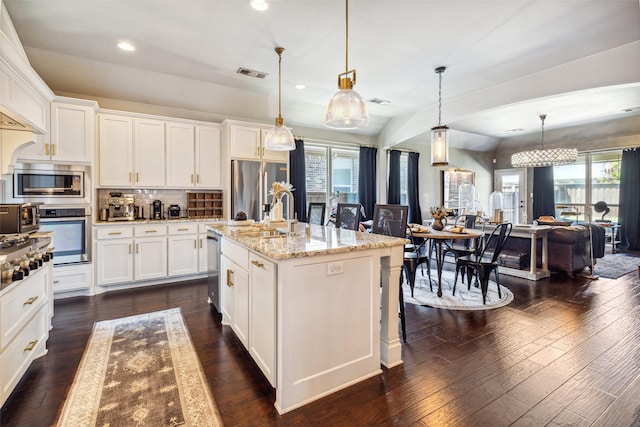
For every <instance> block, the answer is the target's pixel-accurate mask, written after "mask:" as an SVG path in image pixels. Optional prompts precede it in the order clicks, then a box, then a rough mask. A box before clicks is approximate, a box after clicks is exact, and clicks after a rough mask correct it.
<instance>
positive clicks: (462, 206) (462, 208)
mask: <svg viewBox="0 0 640 427" xmlns="http://www.w3.org/2000/svg"><path fill="white" fill-rule="evenodd" d="M475 199H476V186H475V185H473V184H469V183H464V184H460V185H459V186H458V215H465V214H475V213H476V200H475Z"/></svg>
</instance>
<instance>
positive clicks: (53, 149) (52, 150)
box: [51, 144, 56, 156]
mask: <svg viewBox="0 0 640 427" xmlns="http://www.w3.org/2000/svg"><path fill="white" fill-rule="evenodd" d="M51 155H52V156H55V155H56V144H51Z"/></svg>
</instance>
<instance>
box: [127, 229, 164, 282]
mask: <svg viewBox="0 0 640 427" xmlns="http://www.w3.org/2000/svg"><path fill="white" fill-rule="evenodd" d="M135 247H136V248H135V257H134V258H135V269H134V278H135V280H147V279H158V278H163V277H167V238H166V237H164V236H160V237H145V238H143V239H135Z"/></svg>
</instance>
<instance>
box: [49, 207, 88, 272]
mask: <svg viewBox="0 0 640 427" xmlns="http://www.w3.org/2000/svg"><path fill="white" fill-rule="evenodd" d="M40 231H53V232H54V233H53V237H52V239H53V248H54V249H53V265H54V266H55V265H61V264H73V263H83V262H91V208H90V207H88V206H51V205H46V206H42V207H41V208H40Z"/></svg>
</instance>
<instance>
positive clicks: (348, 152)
mask: <svg viewBox="0 0 640 427" xmlns="http://www.w3.org/2000/svg"><path fill="white" fill-rule="evenodd" d="M304 150H305V164H306V166H305V167H306V182H307V202H308V203H312V202H313V203H327V204H328V205H329V206H332V207H335V206H336V205H337V204H338V203H359V202H360V198H359V196H358V178H359V165H360V150H359V149H358V148H357V147H354V148H351V147H337V146H331V145H324V144H317V143H312V142H311V143H305V146H304Z"/></svg>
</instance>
